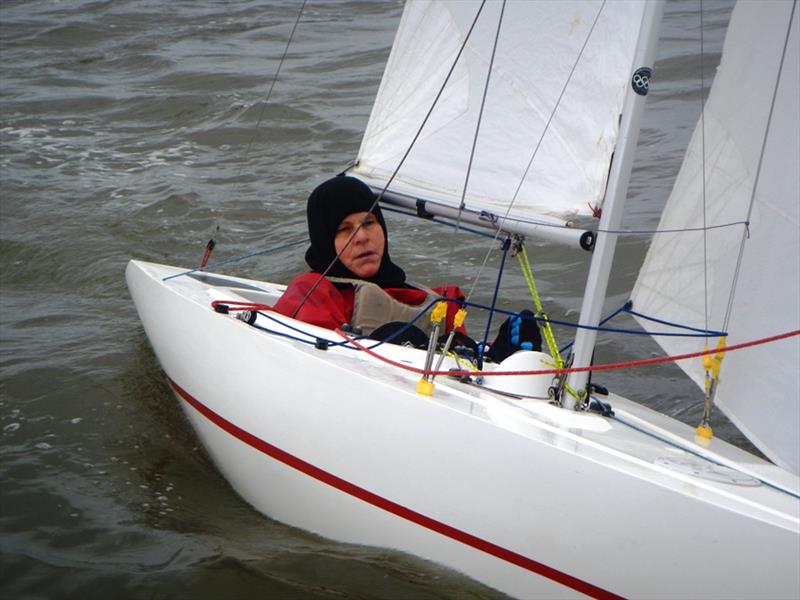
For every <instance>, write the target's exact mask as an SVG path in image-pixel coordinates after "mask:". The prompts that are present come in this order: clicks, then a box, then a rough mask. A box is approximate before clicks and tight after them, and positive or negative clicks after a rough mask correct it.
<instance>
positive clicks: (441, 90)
mask: <svg viewBox="0 0 800 600" xmlns="http://www.w3.org/2000/svg"><path fill="white" fill-rule="evenodd" d="M485 5H486V0H483V1H482V2H481V4H480V6H479V7H478V11H477V12H476V13H475V18H474V19H473V20H472V24H471V25H470V27H469V30H468V31H467V33H466V35H465V36H464V41H463V42H462V43H461V47H460V48H459V49H458V53H457V54H456V57H455V59H454V60H453V64H451V65H450V69H449V70H448V72H447V75H446V76H445V78H444V81H443V82H442V85H441V86H440V88H439V91H438V92H437V93H436V97H435V98H434V99H433V102H432V103H431V107H430V108H429V109H428V112H427V114H426V115H425V118H424V119H422V123H421V124H420V126H419V128H418V129H417V132H416V133H415V134H414V137H413V138H412V139H411V143H409V145H408V148H407V149H406V151H405V153H404V154H403V156H402V158H401V159H400V161H399V162H398V163H397V166H396V167H395V169H394V171H393V172H392V174H391V176H390V177H389V179H388V180H387V181H386V184H385V185H384V186H383V189H381V191H380V193H379V194H378V195H377V196H376V197H375V201H374V202H373V203H372V206H371V207H370V209H369V211H368V212H372V211H373V210H375V207H376V206H377V205H378V203H379V202H380V201H381V199H382V198H383V196H384V194H386V190H388V189H389V186H390V185H391V184H392V181H394V178H395V177H396V176H397V173H398V172H399V171H400V168H401V167H402V166H403V164H404V163H405V161H406V159H407V158H408V155H409V154H410V153H411V149H412V148H413V147H414V145H415V144H416V143H417V140H418V139H419V136H420V135H421V134H422V130H423V129H424V128H425V124H426V123H427V122H428V119H430V116H431V114H433V109H434V108H435V107H436V105H437V103H438V102H439V99H440V98H441V97H442V94H443V93H444V90H445V87H447V83H448V82H449V81H450V77H451V76H452V75H453V72H454V71H455V68H456V65H457V64H458V61H459V59H460V58H461V55H462V54H463V53H464V48H466V46H467V42H468V41H469V39H470V36H471V35H472V31H473V30H474V29H475V24H476V23H477V22H478V18H479V17H480V15H481V12H482V11H483V7H484V6H485ZM361 226H362V223H359V224H358V227H356V229H355V230H354V231H353V233H352V235H351V236H350V239H348V240H347V243H346V244H345V245H344V246H343V247H342V249H341V250H340V251H339V252H337V253H336V256H335V257H334V259H333V260H332V261H331V262H330V264H329V265H328V266H327V267H326V268H325V270H324V271H323V272H322V273H320V276H319V278H317V280H316V281H315V282H314V284H313V285H312V286H311V287H310V288H309V290H308V291H307V292H306V294H305V296H303V299H302V300H301V301H300V303H299V304H298V305H297V308H295V310H294V312H293V313H292V317H295V316H297V313H298V312H299V311H300V309H301V308H302V307H303V305H304V304H305V303H306V301H307V300H308V298H309V297H310V296H311V294H313V293H314V290H316V289H317V287H318V286H319V284H320V283H321V282H322V280H323V279H324V278H325V276H326V275H327V274H328V273H329V272H330V270H331V269H332V268H333V265H335V264H336V261H337V260H339V256H341V254H342V252H344V251H345V250H346V249H347V247H348V246H349V245H350V243H351V242H352V241H353V239H354V238H355V236H356V234H357V233H358V231H359V230H360V229H361Z"/></svg>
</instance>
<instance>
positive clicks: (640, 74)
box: [631, 67, 653, 96]
mask: <svg viewBox="0 0 800 600" xmlns="http://www.w3.org/2000/svg"><path fill="white" fill-rule="evenodd" d="M652 75H653V70H652V69H651V68H650V67H639V68H638V69H636V72H635V73H634V74H633V78H632V79H631V85H632V86H633V91H634V92H636V93H637V94H639V95H640V96H647V92H648V91H649V90H650V77H652Z"/></svg>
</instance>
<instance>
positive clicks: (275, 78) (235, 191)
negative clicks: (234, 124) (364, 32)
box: [200, 0, 307, 270]
mask: <svg viewBox="0 0 800 600" xmlns="http://www.w3.org/2000/svg"><path fill="white" fill-rule="evenodd" d="M306 2H307V0H303V3H302V4H301V5H300V10H299V11H298V13H297V17H296V18H295V20H294V25H292V30H291V32H290V33H289V38H288V39H287V40H286V45H285V46H284V48H283V54H282V55H281V58H280V60H279V61H278V68H277V69H276V70H275V75H274V76H273V77H272V82H271V83H270V86H269V89H268V90H267V95H266V97H265V98H264V102H263V103H262V105H261V109H260V110H259V112H258V118H257V119H256V126H255V129H254V131H253V135H252V136H251V137H250V141H249V142H248V143H247V147H246V148H245V151H244V156H243V157H242V160H241V161H240V162H239V170H238V171H237V173H236V181H237V183H236V185H235V186H234V189H233V195H234V197H236V196H238V195H239V192H240V190H241V187H242V182H241V178H242V172H243V171H244V166H245V163H246V161H247V157H248V156H250V151H251V150H252V149H253V144H254V143H255V139H256V134H255V132H257V131H258V130H259V128H260V127H261V122H262V121H263V120H264V113H265V112H266V110H267V106H268V105H269V101H270V99H271V98H272V91H273V90H274V89H275V84H276V83H277V82H278V77H279V76H280V73H281V69H282V68H283V63H284V62H285V61H286V56H287V55H288V54H289V47H290V46H291V45H292V40H293V39H294V34H295V32H296V31H297V26H298V24H299V23H300V19H301V17H302V16H303V11H304V10H305V7H306ZM211 231H212V233H211V239H210V240H209V241H208V244H207V246H206V253H205V255H204V256H203V260H202V263H201V265H200V270H204V269H205V267H206V264H207V262H208V259H209V257H210V256H211V251H212V250H213V249H214V246H215V245H216V242H215V241H214V236H215V235H216V234H217V233H218V232H219V221H218V220H217V218H216V217H215V218H214V225H213V227H212V229H211Z"/></svg>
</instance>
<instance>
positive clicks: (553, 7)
mask: <svg viewBox="0 0 800 600" xmlns="http://www.w3.org/2000/svg"><path fill="white" fill-rule="evenodd" d="M502 6H503V3H500V2H487V3H486V4H485V6H484V7H483V9H482V12H481V14H480V17H479V18H478V21H477V24H476V26H475V29H474V31H473V33H472V34H471V36H470V37H469V40H468V42H467V45H466V48H465V50H464V53H463V54H462V56H461V57H460V59H459V60H458V63H457V64H456V67H455V70H454V72H453V74H452V75H451V77H450V80H449V82H448V84H447V86H446V88H445V90H444V92H443V94H442V96H441V98H440V100H439V101H438V103H437V104H436V106H435V108H434V110H433V113H432V115H431V117H430V119H429V121H428V122H427V124H426V125H425V127H424V129H423V130H422V134H421V136H420V137H419V139H418V140H417V142H416V143H415V144H414V145H413V148H412V150H411V152H410V154H409V156H408V158H407V159H406V160H405V162H404V163H403V164H402V166H401V167H400V170H399V172H398V173H397V176H396V177H395V178H394V180H393V181H392V183H391V187H390V191H394V192H398V193H403V194H407V195H411V196H414V197H418V198H424V199H427V200H433V201H436V202H441V203H444V204H446V205H448V206H453V207H458V206H459V205H460V203H461V197H462V192H463V190H464V186H465V180H466V174H467V170H468V166H469V158H470V151H471V148H472V143H473V137H474V135H475V131H476V126H477V123H478V117H479V112H480V107H481V103H482V97H483V93H484V86H485V83H486V78H487V69H488V65H489V63H490V59H491V56H492V49H493V44H494V40H495V36H496V34H497V27H498V22H499V20H500V12H501V8H502ZM479 7H480V2H479V1H477V0H455V1H449V2H447V1H428V0H411V1H409V2H408V3H407V4H406V8H405V11H404V12H403V16H402V20H401V23H400V27H399V30H398V32H397V37H396V39H395V42H394V45H393V47H392V52H391V55H390V57H389V61H388V64H387V67H386V71H385V73H384V76H383V80H382V82H381V85H380V89H379V91H378V96H377V99H376V102H375V105H374V107H373V110H372V114H371V116H370V120H369V124H368V126H367V129H366V132H365V134H364V138H363V141H362V144H361V148H360V151H359V155H358V164H357V166H356V167H355V169H353V170H352V171H351V173H352V174H354V175H356V176H358V177H361V178H362V179H364V180H365V181H367V182H368V183H370V184H371V185H373V186H374V187H378V188H382V187H383V186H384V185H385V184H386V182H387V181H388V180H389V178H390V177H391V175H392V173H394V171H395V169H396V168H397V167H398V165H399V164H400V163H401V159H402V157H403V155H404V154H405V152H406V151H407V149H408V148H409V147H410V146H411V143H412V139H413V137H414V135H415V134H416V133H417V131H418V130H419V128H420V125H421V124H422V122H423V120H424V118H425V115H426V114H427V112H428V110H429V109H430V107H431V106H432V105H433V104H434V99H435V97H436V95H437V93H439V90H440V88H441V86H442V83H443V82H444V81H445V78H446V75H447V72H448V71H449V70H450V68H451V66H452V64H453V62H454V61H455V58H456V55H457V54H458V51H459V48H460V47H461V45H462V44H463V42H464V39H465V37H466V35H467V32H468V31H469V28H470V26H471V24H472V22H473V20H474V19H475V15H476V14H477V12H478V10H479ZM642 14H643V2H607V3H601V2H597V1H572V2H561V1H556V2H528V1H524V0H523V1H514V0H510V1H509V2H508V3H507V4H506V6H505V14H504V16H503V20H502V27H501V31H500V36H499V42H498V45H497V49H496V56H495V58H494V62H493V65H494V66H493V69H492V73H491V83H490V86H489V91H488V95H487V97H486V103H485V109H484V113H483V116H482V119H481V123H480V137H479V139H478V142H477V147H476V151H475V157H474V161H473V165H472V169H471V172H470V177H469V184H468V186H467V192H466V198H465V204H466V206H467V207H469V208H471V209H474V210H483V209H485V210H490V211H492V212H494V213H496V214H501V215H502V214H505V212H506V210H507V209H508V207H509V205H510V203H511V202H512V201H513V210H512V211H511V215H515V216H516V217H518V218H522V219H525V220H532V221H533V220H535V219H536V216H537V215H540V214H544V215H555V216H558V217H561V218H564V217H568V216H571V215H574V214H581V213H583V214H588V213H589V212H590V210H589V205H592V206H595V205H597V204H599V203H600V202H601V201H602V196H603V192H604V189H605V183H606V177H607V174H608V168H609V162H610V159H611V155H612V153H613V151H614V146H615V144H616V141H617V132H618V123H619V117H620V112H621V110H622V104H623V100H624V97H625V91H626V86H627V85H629V83H628V82H629V80H630V73H631V70H630V69H631V64H632V60H633V52H634V46H635V44H636V40H637V37H638V32H639V28H640V26H641V21H642ZM581 52H582V55H581ZM579 56H580V59H579ZM573 68H574V72H573ZM562 92H563V97H562ZM556 108H557V109H556ZM551 117H552V121H551ZM548 123H549V124H548ZM540 141H541V143H540ZM537 147H538V151H536V154H535V157H534V159H533V162H532V164H531V167H530V170H528V171H527V173H526V170H527V168H528V165H529V163H530V161H531V157H532V156H533V155H534V151H535V150H536V149H537ZM523 178H524V179H523ZM520 185H521V188H520V190H519V193H518V194H517V193H516V190H517V188H518V187H520Z"/></svg>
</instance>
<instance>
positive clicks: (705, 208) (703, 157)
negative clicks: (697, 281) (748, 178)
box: [700, 0, 708, 343]
mask: <svg viewBox="0 0 800 600" xmlns="http://www.w3.org/2000/svg"><path fill="white" fill-rule="evenodd" d="M704 41H705V39H704V37H703V0H700V166H701V169H702V181H703V184H702V194H703V303H704V309H703V314H704V318H705V328H706V329H708V229H707V226H708V220H707V217H708V206H707V204H706V105H705V65H704V63H703V52H704V51H705V43H704ZM706 343H708V341H707V340H706Z"/></svg>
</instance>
